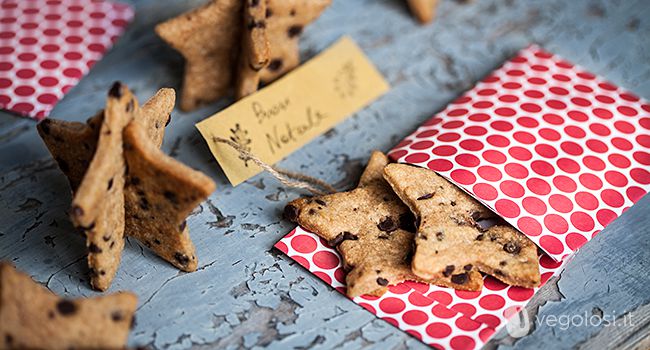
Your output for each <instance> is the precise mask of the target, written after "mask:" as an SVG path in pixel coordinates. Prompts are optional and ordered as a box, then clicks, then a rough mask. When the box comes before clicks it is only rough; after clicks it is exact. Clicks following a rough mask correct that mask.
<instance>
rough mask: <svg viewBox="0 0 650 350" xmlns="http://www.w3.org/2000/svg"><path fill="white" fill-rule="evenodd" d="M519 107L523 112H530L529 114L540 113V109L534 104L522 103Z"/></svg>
mask: <svg viewBox="0 0 650 350" xmlns="http://www.w3.org/2000/svg"><path fill="white" fill-rule="evenodd" d="M520 107H521V109H523V110H524V111H526V112H530V113H538V112H541V111H542V107H540V106H538V105H537V104H535V103H522V104H521V106H520Z"/></svg>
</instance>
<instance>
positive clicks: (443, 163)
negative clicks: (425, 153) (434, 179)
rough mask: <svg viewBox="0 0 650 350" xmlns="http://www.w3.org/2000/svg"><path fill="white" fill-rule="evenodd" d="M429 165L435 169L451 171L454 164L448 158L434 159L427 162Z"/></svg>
mask: <svg viewBox="0 0 650 350" xmlns="http://www.w3.org/2000/svg"><path fill="white" fill-rule="evenodd" d="M427 167H428V168H429V169H431V170H435V171H449V170H451V168H453V167H454V165H453V164H452V163H451V162H450V161H448V160H446V159H434V160H432V161H430V162H429V163H427Z"/></svg>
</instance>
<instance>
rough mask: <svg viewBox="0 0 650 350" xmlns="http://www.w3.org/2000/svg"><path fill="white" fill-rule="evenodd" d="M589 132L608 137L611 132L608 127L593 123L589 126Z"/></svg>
mask: <svg viewBox="0 0 650 350" xmlns="http://www.w3.org/2000/svg"><path fill="white" fill-rule="evenodd" d="M589 130H591V131H592V132H593V133H594V134H596V135H600V136H608V135H609V134H611V131H610V130H609V128H608V127H606V126H605V125H603V124H601V123H593V124H591V125H590V126H589Z"/></svg>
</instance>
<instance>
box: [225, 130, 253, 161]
mask: <svg viewBox="0 0 650 350" xmlns="http://www.w3.org/2000/svg"><path fill="white" fill-rule="evenodd" d="M230 133H231V135H230V140H231V141H232V142H235V143H237V144H239V145H240V146H242V148H243V149H245V150H246V151H247V152H250V151H251V146H250V145H251V143H252V142H253V140H251V139H250V138H249V137H248V130H244V129H242V128H241V125H239V123H237V124H235V127H234V128H230ZM239 159H241V160H243V161H244V165H245V166H246V167H248V161H249V159H248V158H246V157H244V156H243V155H241V154H240V155H239Z"/></svg>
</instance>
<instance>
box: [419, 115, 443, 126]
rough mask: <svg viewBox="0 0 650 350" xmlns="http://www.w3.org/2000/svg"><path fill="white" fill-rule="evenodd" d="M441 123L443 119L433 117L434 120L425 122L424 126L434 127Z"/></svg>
mask: <svg viewBox="0 0 650 350" xmlns="http://www.w3.org/2000/svg"><path fill="white" fill-rule="evenodd" d="M441 122H442V119H441V118H439V117H433V118H431V119H429V120H427V121H426V122H424V124H422V125H423V126H432V125H436V124H440V123H441Z"/></svg>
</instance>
